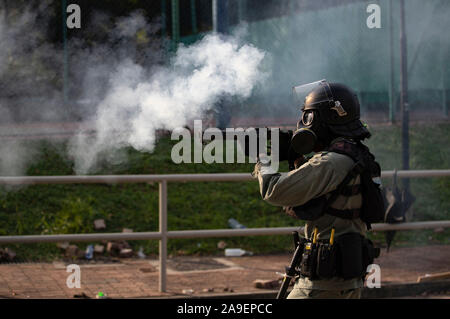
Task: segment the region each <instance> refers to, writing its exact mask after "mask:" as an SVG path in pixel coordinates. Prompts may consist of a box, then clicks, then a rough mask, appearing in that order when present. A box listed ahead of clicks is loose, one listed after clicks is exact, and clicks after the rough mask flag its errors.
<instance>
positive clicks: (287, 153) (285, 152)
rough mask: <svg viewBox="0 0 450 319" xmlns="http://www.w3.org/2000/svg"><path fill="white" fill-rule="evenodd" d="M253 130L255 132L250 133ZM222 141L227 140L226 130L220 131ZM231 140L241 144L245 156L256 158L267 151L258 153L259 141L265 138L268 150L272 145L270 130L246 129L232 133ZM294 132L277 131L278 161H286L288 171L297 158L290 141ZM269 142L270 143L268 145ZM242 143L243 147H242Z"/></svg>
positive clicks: (292, 167)
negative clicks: (239, 135) (253, 152)
mask: <svg viewBox="0 0 450 319" xmlns="http://www.w3.org/2000/svg"><path fill="white" fill-rule="evenodd" d="M252 130H254V131H255V132H252ZM221 132H222V136H223V139H226V138H227V132H226V130H221ZM232 134H234V135H233V139H234V140H237V141H238V143H239V142H241V143H240V144H241V148H242V150H243V151H244V154H245V156H252V155H255V156H258V155H259V154H260V153H266V154H269V152H267V150H264V151H263V152H260V149H259V147H260V139H261V138H263V139H264V138H265V139H266V140H267V146H268V149H269V150H270V146H271V145H273V136H272V130H271V129H270V128H267V127H265V128H254V129H248V130H246V131H245V132H238V133H236V132H233V133H232ZM238 134H242V135H241V139H239V137H238ZM293 134H294V132H293V131H292V130H281V129H280V130H279V131H278V147H279V152H278V153H279V161H280V162H281V161H288V163H289V170H292V169H294V161H295V160H296V159H297V158H298V157H299V155H298V154H297V153H295V151H294V150H293V149H292V148H291V140H292V135H293ZM269 141H270V143H269ZM242 142H243V143H244V145H242ZM251 145H253V151H254V150H256V152H255V154H251V153H252V152H251V151H252V147H251Z"/></svg>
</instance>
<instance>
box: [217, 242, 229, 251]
mask: <svg viewBox="0 0 450 319" xmlns="http://www.w3.org/2000/svg"><path fill="white" fill-rule="evenodd" d="M225 247H227V243H226V242H224V241H223V240H221V241H219V242H218V243H217V248H219V249H225Z"/></svg>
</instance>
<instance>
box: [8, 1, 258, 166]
mask: <svg viewBox="0 0 450 319" xmlns="http://www.w3.org/2000/svg"><path fill="white" fill-rule="evenodd" d="M41 13H42V12H41ZM96 15H97V17H96V19H93V21H97V23H103V21H108V18H107V15H105V14H103V13H96ZM3 16H4V15H3V14H2V12H1V9H0V43H1V45H0V77H5V78H7V77H11V71H10V70H8V68H5V67H2V66H3V65H7V64H8V63H2V62H5V61H8V59H10V58H11V56H14V58H15V59H17V56H18V57H19V59H22V60H25V54H21V53H20V51H21V50H22V48H23V47H24V46H25V42H27V43H28V44H27V47H28V48H29V50H26V51H27V52H31V51H37V50H41V52H39V55H40V56H41V57H42V56H45V57H50V59H51V61H52V62H54V63H56V65H57V66H58V67H61V69H62V58H60V57H62V56H63V52H62V50H61V49H57V48H55V47H53V46H52V45H50V44H48V43H45V41H44V42H43V41H42V37H39V35H35V36H34V37H33V36H32V35H26V33H25V32H24V31H26V30H27V29H30V28H31V29H33V27H35V25H36V23H37V22H36V19H37V16H38V14H37V13H36V14H33V13H30V12H29V11H27V12H26V14H23V15H22V16H20V18H19V19H15V21H14V23H13V24H11V23H9V24H8V23H6V22H5V21H4V19H2V17H3ZM40 18H42V17H40ZM94 23H95V22H94ZM94 27H96V26H95V25H91V26H88V28H94ZM113 27H114V28H113V30H112V31H111V32H109V38H108V39H106V40H105V41H103V43H102V44H99V45H96V46H87V45H86V43H85V42H84V40H83V39H76V38H75V39H71V42H70V44H69V45H70V46H69V54H70V56H69V61H71V62H72V65H71V67H70V78H71V81H72V83H73V84H72V93H73V92H74V93H73V95H76V96H77V98H78V102H80V101H81V103H78V104H77V108H76V111H77V112H78V113H77V116H79V117H80V118H81V121H82V125H81V129H80V131H79V132H78V134H76V135H75V136H74V137H73V138H72V139H71V140H70V141H69V148H68V150H69V155H70V157H71V158H72V159H73V160H74V167H75V171H76V173H78V174H84V173H88V172H92V171H93V170H95V169H96V167H97V164H98V163H99V161H105V160H106V161H107V162H110V163H117V162H121V161H124V160H125V158H124V157H123V156H122V155H121V152H120V150H121V149H122V148H124V147H128V146H131V147H133V148H135V149H137V150H139V151H149V152H151V151H152V150H153V148H154V146H155V143H156V130H158V129H165V130H172V129H174V128H176V127H182V126H186V125H189V124H191V122H192V120H194V119H200V118H202V116H203V115H204V114H205V112H206V111H208V110H213V109H214V108H215V105H216V104H217V102H218V101H219V100H220V99H222V98H226V97H230V96H231V97H234V98H236V97H237V98H242V99H245V98H248V97H249V96H250V95H251V93H252V90H253V89H254V88H255V87H256V86H257V85H259V84H261V83H262V81H263V79H264V78H265V75H266V73H265V71H263V70H262V63H263V60H264V58H265V53H264V52H263V51H261V50H259V49H258V48H256V47H255V46H252V45H249V44H245V43H243V40H242V39H243V34H245V32H242V29H240V30H238V32H237V33H236V34H233V35H229V36H223V35H218V34H210V35H207V36H205V37H204V38H203V39H202V40H200V41H198V42H197V43H194V44H193V45H190V46H183V45H181V46H180V47H179V48H178V50H177V51H176V52H175V53H174V55H173V57H171V59H170V60H169V63H162V61H163V60H164V56H163V50H162V49H161V48H162V41H161V40H160V41H153V38H152V37H154V36H155V33H156V32H157V31H158V30H159V25H158V23H157V22H153V23H148V21H146V19H145V18H144V17H143V16H142V15H141V14H140V13H139V12H135V13H133V14H131V15H130V16H127V17H122V18H119V19H116V23H115V25H114V26H113ZM142 30H144V31H145V32H144V33H142ZM139 32H141V38H143V39H144V40H143V43H144V44H142V43H138V44H136V42H138V41H136V35H137V34H138V33H139ZM142 34H144V36H142ZM146 37H150V39H148V38H147V39H146ZM30 38H31V39H30ZM155 38H156V37H155ZM37 39H40V41H38V40H37ZM141 40H142V39H141ZM141 42H142V41H141ZM139 45H140V48H139V50H138V49H137V47H138V46H139ZM143 46H145V47H144V48H143ZM28 56H31V54H30V53H29V54H28ZM33 56H35V55H33ZM73 61H76V62H77V63H76V64H75V65H74V62H73ZM27 67H29V66H27V65H25V69H26V68H27ZM58 76H59V77H60V76H61V74H58V75H57V76H55V77H58ZM59 81H60V78H59ZM51 82H52V81H47V82H46V83H51ZM54 82H55V81H54ZM74 84H75V85H74ZM74 86H76V87H75V88H74ZM3 89H4V88H2V90H3ZM21 90H22V91H21V92H22V93H25V95H27V94H29V95H36V93H38V92H36V87H35V86H34V85H26V84H24V85H23V86H22V88H21ZM41 92H45V94H41V96H43V97H44V100H45V101H42V103H40V105H41V106H42V110H39V109H37V110H36V112H35V113H33V112H31V113H33V114H30V115H29V116H28V117H27V118H26V119H27V120H30V121H42V120H46V119H47V120H48V119H52V118H61V107H59V109H58V110H57V109H55V108H54V107H51V105H55V100H59V101H61V100H62V96H61V89H60V88H59V90H58V89H57V86H56V85H54V86H52V85H49V86H46V87H45V90H41ZM19 95H20V94H19ZM64 111H67V110H64ZM8 112H10V111H9V108H6V107H5V106H2V102H1V101H0V113H2V114H8V116H10V118H11V117H12V115H11V114H9V113H8ZM44 114H45V116H44ZM22 119H23V118H22ZM87 133H89V134H87ZM92 133H93V134H92ZM15 150H17V151H20V152H19V153H20V154H19V153H17V152H15ZM24 151H25V150H24V149H23V147H21V146H20V145H18V146H17V147H15V148H12V149H10V150H9V155H7V157H5V155H4V154H5V153H3V152H1V153H0V174H2V175H11V174H18V173H20V172H23V170H24V167H25V162H22V163H20V165H16V163H17V162H16V160H11V159H17V158H23V159H24V161H25V159H28V158H29V157H28V156H22V155H24V154H22V153H23V152H24ZM15 165H16V167H13V166H15Z"/></svg>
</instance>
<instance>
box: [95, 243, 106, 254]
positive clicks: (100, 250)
mask: <svg viewBox="0 0 450 319" xmlns="http://www.w3.org/2000/svg"><path fill="white" fill-rule="evenodd" d="M104 251H105V246H103V245H95V246H94V253H96V254H98V255H100V254H103V252H104Z"/></svg>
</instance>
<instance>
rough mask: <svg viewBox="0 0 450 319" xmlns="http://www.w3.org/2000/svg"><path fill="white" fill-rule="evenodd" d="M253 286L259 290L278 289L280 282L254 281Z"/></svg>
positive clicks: (277, 280)
mask: <svg viewBox="0 0 450 319" xmlns="http://www.w3.org/2000/svg"><path fill="white" fill-rule="evenodd" d="M253 286H254V287H255V288H260V289H277V288H279V287H280V280H279V279H276V280H267V279H256V280H255V281H254V282H253Z"/></svg>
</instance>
